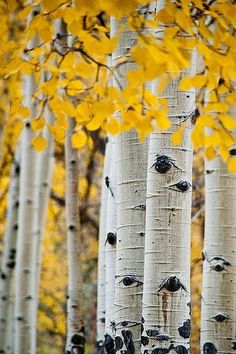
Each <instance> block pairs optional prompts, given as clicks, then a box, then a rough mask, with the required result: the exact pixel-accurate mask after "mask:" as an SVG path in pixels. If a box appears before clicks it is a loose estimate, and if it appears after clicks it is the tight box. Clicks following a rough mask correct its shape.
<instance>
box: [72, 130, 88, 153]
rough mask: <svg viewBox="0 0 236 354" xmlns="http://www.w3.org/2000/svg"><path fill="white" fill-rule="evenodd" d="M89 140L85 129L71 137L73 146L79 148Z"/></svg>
mask: <svg viewBox="0 0 236 354" xmlns="http://www.w3.org/2000/svg"><path fill="white" fill-rule="evenodd" d="M87 140H88V137H87V134H86V133H85V132H84V131H83V130H79V131H77V132H75V133H74V134H73V135H72V137H71V143H72V147H73V148H74V149H79V148H81V147H83V146H84V145H85V144H86V142H87Z"/></svg>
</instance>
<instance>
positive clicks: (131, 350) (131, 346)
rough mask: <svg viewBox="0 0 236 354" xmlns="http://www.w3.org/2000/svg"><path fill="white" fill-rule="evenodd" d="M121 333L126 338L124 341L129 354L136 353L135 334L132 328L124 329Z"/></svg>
mask: <svg viewBox="0 0 236 354" xmlns="http://www.w3.org/2000/svg"><path fill="white" fill-rule="evenodd" d="M121 334H122V336H123V338H124V343H125V346H126V349H127V354H134V353H135V347H134V342H133V334H132V332H131V331H130V330H127V331H126V330H124V329H123V330H122V331H121Z"/></svg>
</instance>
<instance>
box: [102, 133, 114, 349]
mask: <svg viewBox="0 0 236 354" xmlns="http://www.w3.org/2000/svg"><path fill="white" fill-rule="evenodd" d="M109 139H110V140H111V163H110V171H109V173H108V174H107V175H106V177H105V178H106V184H107V188H108V196H107V224H106V240H105V244H106V251H105V252H106V266H107V268H106V301H105V303H106V320H105V343H104V346H105V349H106V351H107V353H109V352H110V344H111V343H114V342H113V341H114V334H115V331H114V323H115V304H114V300H115V274H116V227H117V204H116V196H117V193H116V155H115V154H116V137H110V138H109Z"/></svg>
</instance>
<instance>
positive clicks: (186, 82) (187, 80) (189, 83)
mask: <svg viewBox="0 0 236 354" xmlns="http://www.w3.org/2000/svg"><path fill="white" fill-rule="evenodd" d="M205 83H206V76H204V75H195V76H193V77H184V78H183V79H182V80H181V82H180V85H179V88H180V90H189V89H190V88H192V87H195V88H198V89H200V88H201V87H203V86H204V85H205Z"/></svg>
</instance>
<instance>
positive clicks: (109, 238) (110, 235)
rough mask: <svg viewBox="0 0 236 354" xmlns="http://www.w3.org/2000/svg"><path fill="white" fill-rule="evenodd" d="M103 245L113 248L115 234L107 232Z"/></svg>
mask: <svg viewBox="0 0 236 354" xmlns="http://www.w3.org/2000/svg"><path fill="white" fill-rule="evenodd" d="M105 243H109V245H111V246H115V245H116V234H115V233H113V232H108V234H107V239H106V242H105Z"/></svg>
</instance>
